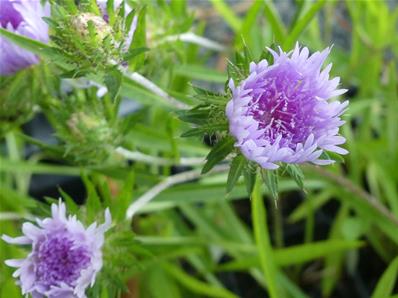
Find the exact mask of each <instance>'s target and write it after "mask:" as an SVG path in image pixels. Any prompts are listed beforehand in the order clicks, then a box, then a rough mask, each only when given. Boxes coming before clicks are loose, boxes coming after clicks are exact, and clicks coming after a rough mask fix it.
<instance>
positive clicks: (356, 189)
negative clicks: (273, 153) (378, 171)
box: [305, 165, 398, 226]
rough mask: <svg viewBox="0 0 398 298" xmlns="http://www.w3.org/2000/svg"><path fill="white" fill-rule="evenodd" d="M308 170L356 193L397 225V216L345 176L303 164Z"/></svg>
mask: <svg viewBox="0 0 398 298" xmlns="http://www.w3.org/2000/svg"><path fill="white" fill-rule="evenodd" d="M305 167H306V168H307V169H308V170H311V171H313V172H315V173H317V174H319V175H321V176H323V177H325V178H327V179H329V180H331V181H333V182H335V183H337V184H339V185H341V186H342V187H343V188H344V189H345V190H347V191H348V192H350V193H352V194H354V195H356V196H357V197H358V198H361V199H363V200H364V201H365V202H367V203H368V204H369V205H370V206H372V208H374V209H376V210H377V211H378V212H380V213H381V214H383V215H384V216H386V217H387V218H388V219H389V220H390V221H391V222H392V223H394V224H395V225H397V226H398V218H397V217H395V216H394V214H392V213H391V212H390V211H389V210H388V209H387V208H386V207H385V206H384V205H383V204H381V203H380V200H379V199H378V198H376V197H375V196H373V195H371V194H370V193H368V192H366V191H364V190H363V189H362V188H360V187H359V186H357V185H355V184H354V183H352V182H351V181H350V180H349V179H347V178H345V177H344V176H341V175H336V174H334V173H332V172H330V171H327V170H325V169H323V168H321V167H319V166H309V165H307V166H305Z"/></svg>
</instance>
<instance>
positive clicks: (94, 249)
mask: <svg viewBox="0 0 398 298" xmlns="http://www.w3.org/2000/svg"><path fill="white" fill-rule="evenodd" d="M51 211H52V217H50V218H45V219H44V220H39V219H37V223H38V226H35V225H33V224H32V223H29V222H27V223H24V224H23V226H22V231H23V233H24V236H21V237H16V238H11V237H9V236H7V235H3V236H2V238H3V240H4V241H6V242H8V243H12V244H22V245H32V252H31V253H30V254H29V255H28V256H27V258H25V259H20V260H7V261H6V264H7V265H8V266H11V267H16V268H18V269H17V270H16V271H15V272H14V274H13V276H14V277H19V284H20V286H21V288H22V294H24V295H25V294H31V295H32V297H33V298H39V297H49V298H72V297H73V298H75V297H76V298H82V297H86V295H85V293H84V292H85V289H86V288H87V287H88V286H93V284H94V282H95V277H96V274H97V273H98V272H99V271H100V270H101V267H102V252H101V247H102V245H103V243H104V233H105V232H106V231H107V230H108V229H109V228H110V226H111V215H110V212H109V210H108V209H107V210H106V211H105V223H104V224H102V225H100V226H98V227H97V224H96V223H93V224H92V225H90V226H89V227H88V228H87V229H85V228H84V226H83V225H82V223H81V222H80V221H78V220H77V219H76V217H75V216H69V217H66V214H65V213H66V210H65V205H64V204H63V203H62V202H61V201H60V202H59V204H58V205H57V204H52V206H51Z"/></svg>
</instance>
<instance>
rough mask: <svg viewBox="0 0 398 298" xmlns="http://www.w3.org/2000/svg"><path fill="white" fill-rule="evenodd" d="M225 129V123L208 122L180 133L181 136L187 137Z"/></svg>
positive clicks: (226, 127)
mask: <svg viewBox="0 0 398 298" xmlns="http://www.w3.org/2000/svg"><path fill="white" fill-rule="evenodd" d="M227 129H228V124H227V123H215V124H208V125H203V126H201V127H196V128H192V129H189V130H187V131H186V132H184V133H183V134H182V135H181V137H183V138H187V137H193V136H199V135H203V134H205V133H209V134H211V133H215V132H218V131H226V130H227Z"/></svg>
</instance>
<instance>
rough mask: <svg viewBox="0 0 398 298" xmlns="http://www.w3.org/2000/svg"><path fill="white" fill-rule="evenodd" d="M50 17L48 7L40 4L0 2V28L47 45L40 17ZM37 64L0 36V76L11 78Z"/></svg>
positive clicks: (12, 0)
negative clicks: (14, 74) (21, 70)
mask: <svg viewBox="0 0 398 298" xmlns="http://www.w3.org/2000/svg"><path fill="white" fill-rule="evenodd" d="M48 16H50V5H49V4H48V3H46V4H45V5H44V6H42V5H41V3H40V0H25V1H21V0H0V25H1V27H2V28H4V29H7V30H8V31H10V32H13V33H16V34H20V35H24V36H27V37H29V38H32V39H36V40H39V41H41V42H45V43H47V42H48V40H49V37H48V26H47V24H46V23H45V22H44V21H43V20H42V17H48ZM38 62H39V58H38V57H37V56H36V55H35V54H33V53H31V52H29V51H27V50H25V49H22V48H20V47H19V46H17V45H16V44H14V43H13V42H12V41H10V40H9V39H7V38H5V37H2V36H0V75H11V74H13V73H15V72H17V71H18V70H20V69H23V68H26V67H28V66H30V65H32V64H36V63H38Z"/></svg>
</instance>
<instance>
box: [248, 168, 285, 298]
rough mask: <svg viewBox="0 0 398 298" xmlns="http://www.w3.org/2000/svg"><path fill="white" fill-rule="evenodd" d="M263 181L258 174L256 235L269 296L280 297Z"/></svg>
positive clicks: (254, 199) (254, 204)
mask: <svg viewBox="0 0 398 298" xmlns="http://www.w3.org/2000/svg"><path fill="white" fill-rule="evenodd" d="M261 181H262V180H261V178H260V177H259V175H257V177H256V182H255V185H254V189H253V192H252V195H251V203H252V220H253V229H254V236H255V239H256V245H257V250H258V255H259V258H260V265H261V268H262V270H263V272H264V278H265V281H266V283H267V288H268V293H269V296H270V297H271V298H279V297H282V296H280V295H279V291H278V285H277V283H276V276H277V268H276V265H275V262H274V260H273V252H272V246H271V241H270V236H269V232H268V229H267V212H266V209H265V206H264V201H263V196H262V194H261Z"/></svg>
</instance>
